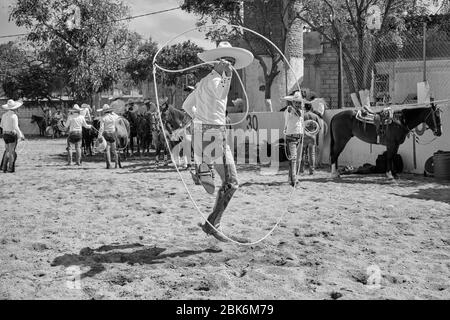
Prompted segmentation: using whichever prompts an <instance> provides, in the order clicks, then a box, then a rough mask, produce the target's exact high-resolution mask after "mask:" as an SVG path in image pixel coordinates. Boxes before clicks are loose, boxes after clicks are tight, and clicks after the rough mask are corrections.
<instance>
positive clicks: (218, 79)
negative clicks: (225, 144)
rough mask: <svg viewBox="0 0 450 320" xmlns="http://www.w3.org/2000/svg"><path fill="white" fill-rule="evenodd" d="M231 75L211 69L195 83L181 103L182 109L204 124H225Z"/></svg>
mask: <svg viewBox="0 0 450 320" xmlns="http://www.w3.org/2000/svg"><path fill="white" fill-rule="evenodd" d="M230 84H231V76H226V75H225V73H223V74H222V75H220V74H219V73H218V72H217V71H215V70H213V71H211V72H210V73H209V74H208V75H207V76H206V77H204V78H203V79H202V80H200V82H199V83H198V84H197V86H196V88H195V90H194V91H192V92H191V93H190V94H189V95H188V96H187V98H186V100H185V101H184V103H183V109H184V110H185V111H186V112H187V113H188V114H189V115H190V116H191V117H192V118H194V119H195V120H198V121H200V122H202V123H204V124H217V125H226V116H225V115H226V109H227V100H228V92H229V91H230Z"/></svg>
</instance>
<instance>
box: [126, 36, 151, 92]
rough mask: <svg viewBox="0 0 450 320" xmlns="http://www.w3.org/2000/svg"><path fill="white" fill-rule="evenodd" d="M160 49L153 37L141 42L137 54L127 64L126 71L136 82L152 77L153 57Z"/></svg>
mask: <svg viewBox="0 0 450 320" xmlns="http://www.w3.org/2000/svg"><path fill="white" fill-rule="evenodd" d="M157 51H158V44H157V43H156V42H154V41H153V40H152V39H151V38H150V39H148V40H146V41H144V42H141V43H140V44H139V45H138V48H137V50H136V53H137V54H136V55H135V56H134V57H133V58H131V59H130V60H129V61H128V62H127V64H126V65H125V72H126V73H127V74H128V75H129V77H130V78H131V80H132V81H133V82H134V84H140V83H142V82H144V81H148V80H150V79H151V78H152V72H153V58H154V56H155V54H156V52H157Z"/></svg>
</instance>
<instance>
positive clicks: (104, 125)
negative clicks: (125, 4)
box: [97, 104, 119, 169]
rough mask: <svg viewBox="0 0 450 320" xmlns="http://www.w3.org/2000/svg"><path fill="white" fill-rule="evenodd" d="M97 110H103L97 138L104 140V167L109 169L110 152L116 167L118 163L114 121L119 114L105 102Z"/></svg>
mask: <svg viewBox="0 0 450 320" xmlns="http://www.w3.org/2000/svg"><path fill="white" fill-rule="evenodd" d="M97 111H98V112H101V111H103V114H104V115H103V117H102V118H101V119H100V130H99V131H98V139H105V140H106V144H107V145H106V149H105V160H106V169H111V154H113V155H114V162H115V164H116V168H117V165H118V160H119V158H118V154H117V148H116V140H117V135H116V121H117V119H119V116H118V115H117V114H116V113H114V112H113V109H112V108H111V107H110V106H109V105H108V104H105V105H103V107H102V108H101V109H99V110H97Z"/></svg>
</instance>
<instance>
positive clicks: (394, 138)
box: [330, 104, 442, 179]
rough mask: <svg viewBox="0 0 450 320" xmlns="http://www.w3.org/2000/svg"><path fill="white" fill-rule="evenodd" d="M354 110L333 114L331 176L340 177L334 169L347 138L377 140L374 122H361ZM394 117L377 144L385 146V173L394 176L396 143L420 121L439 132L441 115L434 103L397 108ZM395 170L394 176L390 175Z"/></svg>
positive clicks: (437, 133)
mask: <svg viewBox="0 0 450 320" xmlns="http://www.w3.org/2000/svg"><path fill="white" fill-rule="evenodd" d="M355 116H356V111H354V110H346V111H343V112H340V113H338V114H336V115H335V116H334V117H333V118H332V119H331V124H330V128H331V131H330V133H331V145H330V156H331V175H332V177H339V173H338V171H337V161H338V157H339V155H340V154H341V152H342V150H344V148H345V145H346V144H347V142H348V141H349V140H350V139H351V138H352V137H353V136H355V137H357V138H358V139H360V140H362V141H364V142H367V143H370V144H377V131H376V128H375V125H373V124H368V123H363V122H361V121H359V120H357V119H356V117H355ZM394 118H395V119H397V120H394V121H393V122H392V123H391V124H388V125H387V127H386V130H385V132H386V133H385V135H384V137H382V138H381V139H380V140H381V141H380V144H382V145H385V146H386V147H387V164H386V175H387V177H388V178H390V179H392V178H393V177H394V176H395V172H393V168H394V166H393V159H394V156H395V155H396V154H397V151H398V148H399V146H400V145H401V144H402V143H403V142H404V141H405V139H406V136H407V134H408V133H409V132H410V131H411V130H412V129H414V128H415V127H417V126H418V125H419V124H421V123H425V124H426V125H427V126H428V127H429V128H430V129H431V130H432V131H433V133H434V135H435V136H438V137H439V136H440V135H441V134H442V131H441V116H440V110H439V109H438V108H436V106H435V105H433V104H432V105H431V107H424V108H416V109H404V110H400V111H397V112H396V113H395V115H394ZM393 174H394V176H393Z"/></svg>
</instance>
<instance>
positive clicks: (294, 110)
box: [282, 91, 304, 186]
mask: <svg viewBox="0 0 450 320" xmlns="http://www.w3.org/2000/svg"><path fill="white" fill-rule="evenodd" d="M282 99H283V100H286V101H288V102H289V104H288V106H287V108H286V110H285V111H284V134H285V135H286V150H287V151H288V152H287V153H288V160H289V183H290V184H291V185H292V186H294V185H295V182H296V179H297V177H296V176H297V165H298V162H299V161H301V159H298V160H297V152H298V145H299V144H300V143H301V142H302V137H303V130H304V128H303V110H302V104H303V97H302V94H301V92H300V91H296V92H295V93H294V94H292V95H289V96H286V97H284V98H282Z"/></svg>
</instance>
